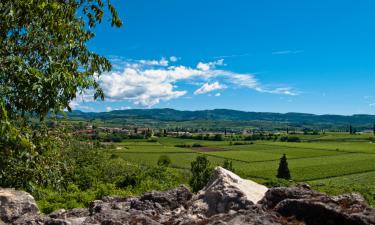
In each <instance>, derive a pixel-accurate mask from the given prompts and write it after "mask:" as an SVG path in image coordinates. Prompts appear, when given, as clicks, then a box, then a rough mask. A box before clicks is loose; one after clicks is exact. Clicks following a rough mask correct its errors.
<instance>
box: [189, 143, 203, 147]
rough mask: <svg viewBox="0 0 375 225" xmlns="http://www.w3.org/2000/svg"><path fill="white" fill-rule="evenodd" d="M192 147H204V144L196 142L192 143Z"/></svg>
mask: <svg viewBox="0 0 375 225" xmlns="http://www.w3.org/2000/svg"><path fill="white" fill-rule="evenodd" d="M192 147H193V148H200V147H204V146H203V145H201V144H198V143H194V144H193V145H192Z"/></svg>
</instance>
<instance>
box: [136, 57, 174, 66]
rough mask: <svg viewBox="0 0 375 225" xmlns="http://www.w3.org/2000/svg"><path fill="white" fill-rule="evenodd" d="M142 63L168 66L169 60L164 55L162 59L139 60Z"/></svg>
mask: <svg viewBox="0 0 375 225" xmlns="http://www.w3.org/2000/svg"><path fill="white" fill-rule="evenodd" d="M138 62H139V63H140V64H144V65H149V66H168V64H169V61H168V60H167V59H166V58H164V57H162V58H161V59H160V60H144V59H142V60H139V61H138Z"/></svg>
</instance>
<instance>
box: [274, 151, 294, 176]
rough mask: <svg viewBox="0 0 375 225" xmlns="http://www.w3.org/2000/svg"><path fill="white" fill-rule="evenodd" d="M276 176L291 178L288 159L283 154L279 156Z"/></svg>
mask: <svg viewBox="0 0 375 225" xmlns="http://www.w3.org/2000/svg"><path fill="white" fill-rule="evenodd" d="M276 177H277V178H281V179H286V180H289V179H290V178H291V176H290V171H289V167H288V161H287V158H286V155H285V154H284V155H283V156H282V157H281V158H280V163H279V169H278V170H277V176H276Z"/></svg>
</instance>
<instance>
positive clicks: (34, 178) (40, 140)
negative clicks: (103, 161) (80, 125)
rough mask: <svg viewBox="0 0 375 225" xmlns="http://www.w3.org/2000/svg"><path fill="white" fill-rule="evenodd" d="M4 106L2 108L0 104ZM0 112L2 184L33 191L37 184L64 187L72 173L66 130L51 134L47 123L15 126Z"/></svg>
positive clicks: (0, 177) (4, 113) (57, 130)
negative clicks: (67, 158)
mask: <svg viewBox="0 0 375 225" xmlns="http://www.w3.org/2000/svg"><path fill="white" fill-rule="evenodd" d="M0 108H1V107H0ZM2 109H3V110H2V112H1V113H0V186H2V187H15V188H24V189H26V190H28V191H33V190H34V188H35V186H36V185H50V186H53V187H54V188H56V189H60V188H62V187H63V186H64V185H65V183H66V180H65V178H64V174H67V173H69V170H70V167H69V163H68V162H67V160H66V157H65V147H66V146H67V145H69V137H68V136H67V135H65V131H64V130H63V129H56V130H55V133H54V134H53V135H51V134H50V133H49V131H48V129H47V128H46V126H45V125H44V124H39V126H34V127H29V126H16V125H15V124H14V122H13V121H10V120H8V118H7V112H6V111H5V110H4V108H2Z"/></svg>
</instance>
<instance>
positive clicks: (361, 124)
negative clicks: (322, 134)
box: [67, 108, 375, 130]
mask: <svg viewBox="0 0 375 225" xmlns="http://www.w3.org/2000/svg"><path fill="white" fill-rule="evenodd" d="M67 116H68V118H70V119H73V120H77V119H82V120H99V121H105V122H106V123H114V124H116V123H117V124H123V123H124V122H126V123H127V124H137V125H149V126H156V125H157V126H159V127H164V126H184V127H197V126H199V124H201V125H202V126H203V124H205V126H206V127H207V128H212V127H213V126H215V127H216V128H218V127H227V128H240V127H255V128H266V127H267V128H276V129H277V128H285V126H286V125H287V124H288V126H290V127H295V128H311V129H330V130H340V129H341V130H342V129H346V128H347V127H348V126H349V125H350V124H352V125H353V126H356V127H357V128H358V129H372V127H373V124H375V115H364V114H361V115H360V114H357V115H351V116H344V115H315V114H307V113H269V112H245V111H238V110H229V109H214V110H199V111H181V110H175V109H168V108H165V109H128V110H115V111H111V112H99V113H94V112H82V111H72V112H70V113H68V114H67Z"/></svg>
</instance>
